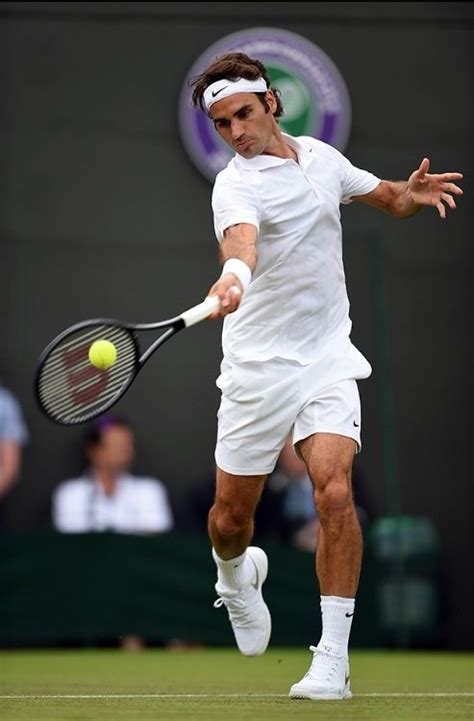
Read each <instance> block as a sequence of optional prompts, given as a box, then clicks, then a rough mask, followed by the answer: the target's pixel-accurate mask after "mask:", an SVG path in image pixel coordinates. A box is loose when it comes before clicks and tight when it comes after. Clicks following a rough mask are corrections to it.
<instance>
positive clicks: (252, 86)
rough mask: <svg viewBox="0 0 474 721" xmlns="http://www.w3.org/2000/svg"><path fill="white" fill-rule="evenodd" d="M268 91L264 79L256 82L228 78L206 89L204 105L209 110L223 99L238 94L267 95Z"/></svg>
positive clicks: (258, 79) (217, 81)
mask: <svg viewBox="0 0 474 721" xmlns="http://www.w3.org/2000/svg"><path fill="white" fill-rule="evenodd" d="M267 90H268V87H267V83H266V82H265V80H264V79H263V78H257V79H256V80H247V79H246V78H239V79H238V80H227V78H223V79H222V80H216V82H215V83H212V85H209V87H208V88H206V89H205V91H204V104H205V106H206V108H207V110H209V109H210V107H211V105H214V103H217V102H218V101H219V100H222V98H228V97H229V95H235V94H236V93H265V92H266V91H267Z"/></svg>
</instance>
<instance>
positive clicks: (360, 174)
mask: <svg viewBox="0 0 474 721" xmlns="http://www.w3.org/2000/svg"><path fill="white" fill-rule="evenodd" d="M340 156H341V159H342V160H341V168H342V197H341V203H343V204H344V205H348V204H349V203H352V200H353V199H354V196H356V195H366V194H367V193H370V192H371V191H372V190H375V188H376V187H377V186H378V184H379V183H380V178H377V176H376V175H373V174H372V173H369V172H368V171H367V170H362V169H361V168H356V166H355V165H352V163H351V162H350V160H348V159H347V158H346V157H344V156H343V155H342V154H340Z"/></svg>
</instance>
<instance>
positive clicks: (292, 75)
mask: <svg viewBox="0 0 474 721" xmlns="http://www.w3.org/2000/svg"><path fill="white" fill-rule="evenodd" d="M229 52H242V53H245V54H246V55H249V56H250V57H251V58H256V59H258V60H261V62H262V63H263V64H264V65H265V67H266V68H267V70H268V73H269V75H270V78H271V81H272V86H274V87H276V88H278V90H280V91H281V99H282V103H283V109H284V115H283V117H282V118H280V119H279V124H280V127H281V129H282V130H283V132H286V133H289V134H290V135H310V136H311V137H313V138H318V139H319V140H323V141H324V142H326V143H330V144H331V145H333V146H334V147H336V148H337V149H338V150H341V151H342V150H344V148H345V146H346V143H347V139H348V136H349V130H350V124H351V104H350V99H349V93H348V91H347V87H346V84H345V83H344V80H343V78H342V76H341V74H340V72H339V70H338V69H337V68H336V66H335V65H334V63H333V62H332V60H331V59H330V58H329V57H328V56H327V55H326V53H324V52H323V51H322V50H321V49H320V48H318V47H317V45H314V44H313V43H312V42H310V41H309V40H307V39H306V38H303V37H301V36H300V35H296V34H295V33H292V32H289V31H287V30H280V29H278V28H253V29H251V30H243V31H241V32H237V33H233V34H232V35H227V36H226V37H225V38H222V39H221V40H219V41H218V42H217V43H214V45H211V47H210V48H208V49H207V50H206V51H205V52H204V53H203V54H202V55H201V56H200V57H199V58H198V59H197V60H196V62H195V63H194V64H193V66H192V67H191V69H190V71H189V73H188V74H187V76H186V79H185V81H184V84H183V88H182V91H181V96H180V100H179V126H180V132H181V137H182V140H183V144H184V147H185V148H186V151H187V152H188V154H189V156H190V158H191V160H192V161H193V163H194V164H195V165H196V167H197V168H198V169H199V170H200V171H201V172H202V173H203V174H204V175H205V176H206V177H207V178H208V179H209V180H211V181H213V180H214V178H215V176H216V175H217V173H218V172H219V171H220V170H222V169H223V168H224V167H225V166H226V165H227V163H228V162H229V160H230V158H231V157H232V156H233V154H234V153H233V151H232V149H231V148H229V147H228V146H227V145H226V144H225V143H224V142H223V141H222V140H221V138H220V137H219V135H218V133H217V132H216V130H215V129H214V126H213V124H212V122H211V121H210V120H209V118H208V117H207V116H206V115H205V113H203V112H202V111H201V110H196V109H195V108H193V107H192V103H191V95H192V89H191V88H190V87H189V81H190V80H191V79H192V78H195V77H196V76H197V75H199V74H200V73H202V72H203V71H204V70H205V69H206V67H208V65H210V64H211V63H212V62H213V61H214V60H215V59H216V57H217V56H219V55H223V54H225V53H229Z"/></svg>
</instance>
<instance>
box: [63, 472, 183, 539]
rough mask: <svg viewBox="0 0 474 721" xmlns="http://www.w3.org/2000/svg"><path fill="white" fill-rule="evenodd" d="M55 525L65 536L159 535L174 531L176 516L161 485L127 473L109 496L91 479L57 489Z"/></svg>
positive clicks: (68, 482)
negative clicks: (109, 534) (70, 534)
mask: <svg viewBox="0 0 474 721" xmlns="http://www.w3.org/2000/svg"><path fill="white" fill-rule="evenodd" d="M53 525H54V527H55V528H56V530H58V531H61V532H63V533H89V532H93V531H116V532H119V533H160V532H164V531H169V530H170V529H171V528H172V526H173V516H172V512H171V507H170V504H169V500H168V495H167V491H166V488H165V486H164V485H163V484H162V483H161V481H158V480H156V479H153V478H142V477H137V476H132V475H129V474H126V473H125V474H123V475H121V476H120V477H119V479H118V480H117V487H116V489H115V492H114V494H113V495H111V496H109V495H106V494H105V493H104V491H103V490H102V488H101V486H100V485H99V484H98V483H97V482H96V481H94V480H93V479H92V478H91V477H90V476H88V475H83V476H81V477H79V478H76V479H71V480H68V481H64V482H63V483H61V484H60V485H59V486H58V488H57V489H56V491H55V493H54V496H53Z"/></svg>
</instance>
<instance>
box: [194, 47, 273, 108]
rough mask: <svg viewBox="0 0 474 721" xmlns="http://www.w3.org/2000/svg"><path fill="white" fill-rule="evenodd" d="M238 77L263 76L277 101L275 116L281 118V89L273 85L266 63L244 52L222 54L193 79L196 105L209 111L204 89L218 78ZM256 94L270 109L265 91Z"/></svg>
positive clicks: (233, 78) (251, 77) (230, 78)
mask: <svg viewBox="0 0 474 721" xmlns="http://www.w3.org/2000/svg"><path fill="white" fill-rule="evenodd" d="M238 78H245V79H246V80H257V78H263V79H264V80H265V81H266V83H267V86H268V89H269V90H272V91H273V94H274V95H275V98H276V101H277V107H276V110H275V112H274V113H273V115H274V117H275V118H280V117H281V116H282V115H283V105H282V103H281V99H280V91H279V90H277V89H276V88H272V87H271V80H270V77H269V75H268V72H267V69H266V67H265V65H263V63H261V62H260V60H253V59H252V58H249V56H248V55H245V54H244V53H227V54H226V55H220V56H219V57H218V58H216V59H215V60H214V62H213V63H212V64H211V65H209V67H208V68H207V69H206V70H204V72H203V73H201V74H200V75H198V76H197V77H195V78H193V79H192V80H191V82H190V85H191V87H194V90H193V95H192V100H193V105H194V107H196V108H197V107H199V108H201V110H202V111H203V112H205V113H207V109H206V107H205V106H204V91H205V90H206V88H208V87H209V85H212V83H215V82H216V81H217V80H224V79H226V80H238ZM255 94H256V95H257V97H258V99H259V100H260V102H261V103H262V104H263V105H264V107H265V108H267V109H268V108H269V105H268V103H267V101H266V99H265V93H255Z"/></svg>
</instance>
